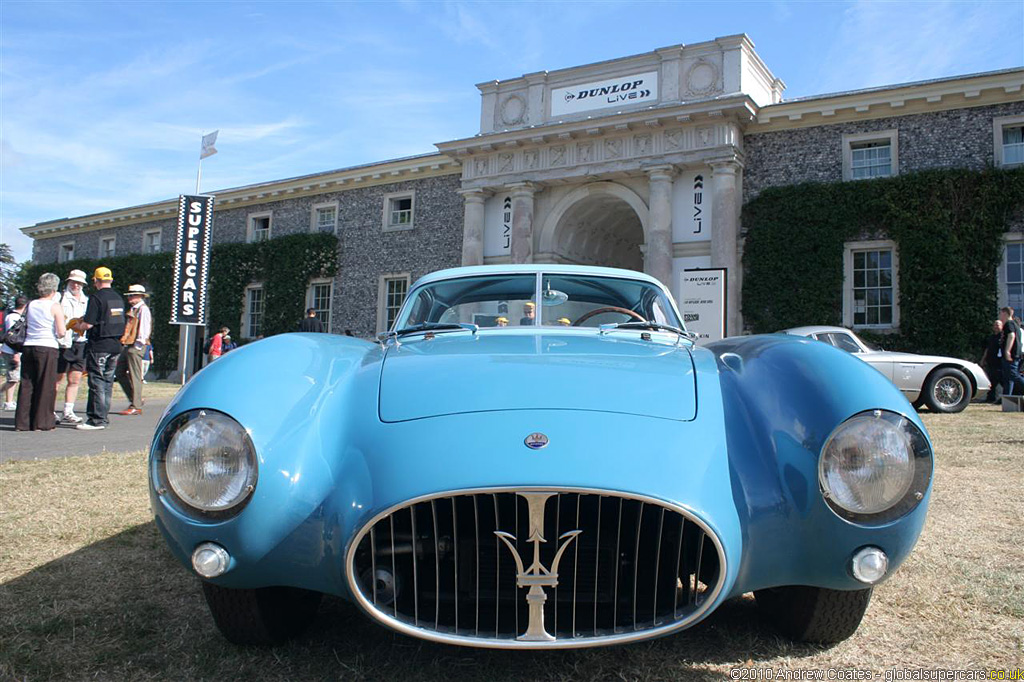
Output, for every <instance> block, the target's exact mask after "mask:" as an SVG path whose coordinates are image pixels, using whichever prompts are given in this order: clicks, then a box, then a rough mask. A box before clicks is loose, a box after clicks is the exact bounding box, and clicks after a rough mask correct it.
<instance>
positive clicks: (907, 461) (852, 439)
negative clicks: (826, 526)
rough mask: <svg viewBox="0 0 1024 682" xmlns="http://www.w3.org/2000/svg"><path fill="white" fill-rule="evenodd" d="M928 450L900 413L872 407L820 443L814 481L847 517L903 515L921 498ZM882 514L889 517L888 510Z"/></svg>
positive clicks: (927, 472) (926, 477) (928, 468)
mask: <svg viewBox="0 0 1024 682" xmlns="http://www.w3.org/2000/svg"><path fill="white" fill-rule="evenodd" d="M930 465H931V448H930V447H928V444H927V441H926V439H925V438H924V436H923V434H922V433H921V431H920V430H918V428H917V427H916V426H915V425H914V424H913V423H912V422H911V421H909V420H908V419H906V418H904V417H903V416H902V415H898V414H895V413H892V412H883V411H882V410H874V411H872V412H865V413H862V414H858V415H856V416H854V417H852V418H850V419H848V420H847V421H845V422H843V423H842V424H841V425H840V426H839V427H838V428H837V429H836V430H835V431H834V432H833V433H832V435H831V436H830V437H829V439H828V441H826V442H825V447H824V448H823V449H822V453H821V459H820V461H819V463H818V479H819V482H820V484H821V489H822V493H823V494H824V496H825V499H826V500H827V501H828V503H829V505H830V506H831V507H832V508H833V509H834V510H835V511H837V512H838V513H839V514H840V515H841V516H844V517H846V518H850V519H851V520H865V519H866V518H874V520H880V519H877V517H876V515H878V514H881V513H882V512H886V511H889V510H893V509H894V508H896V507H899V509H897V510H896V511H897V512H898V513H899V514H902V513H904V512H905V511H907V510H909V509H910V508H912V507H913V506H915V505H916V503H917V502H918V501H920V499H921V498H922V497H923V494H924V490H925V488H926V487H927V484H928V480H929V479H930V477H931V466H930ZM886 516H887V517H891V516H893V515H892V514H887V515H886Z"/></svg>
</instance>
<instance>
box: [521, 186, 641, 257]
mask: <svg viewBox="0 0 1024 682" xmlns="http://www.w3.org/2000/svg"><path fill="white" fill-rule="evenodd" d="M646 227H647V205H646V204H645V203H644V201H643V200H642V199H641V198H640V197H639V196H638V195H637V194H636V193H635V192H633V191H632V190H630V189H629V188H627V187H624V186H622V185H618V184H615V183H613V182H596V183H592V184H590V185H585V186H583V187H580V188H578V189H576V190H573V191H572V192H570V193H569V194H568V195H567V196H566V197H564V198H563V199H562V200H561V201H560V202H558V204H557V205H556V206H555V208H554V210H553V211H552V212H551V214H550V215H549V216H548V219H547V220H546V221H545V224H544V227H543V228H542V229H541V233H540V240H539V241H540V243H539V244H538V247H539V248H538V251H539V252H540V253H541V254H546V255H548V256H549V257H550V258H552V259H553V260H557V261H559V262H564V263H574V264H579V265H601V266H607V267H615V268H626V269H628V270H638V271H641V272H642V271H643V269H644V258H643V251H642V246H643V243H644V233H645V231H646Z"/></svg>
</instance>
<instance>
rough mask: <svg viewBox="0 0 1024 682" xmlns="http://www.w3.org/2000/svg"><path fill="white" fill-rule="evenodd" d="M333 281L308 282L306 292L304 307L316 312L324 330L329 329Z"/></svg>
mask: <svg viewBox="0 0 1024 682" xmlns="http://www.w3.org/2000/svg"><path fill="white" fill-rule="evenodd" d="M333 293H334V282H333V281H331V280H329V279H324V280H316V281H313V282H310V284H309V290H308V291H307V292H306V308H312V309H313V310H314V311H315V312H316V319H318V320H320V322H321V324H323V325H324V329H325V330H326V331H328V332H329V331H331V303H332V300H333Z"/></svg>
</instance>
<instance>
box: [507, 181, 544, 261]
mask: <svg viewBox="0 0 1024 682" xmlns="http://www.w3.org/2000/svg"><path fill="white" fill-rule="evenodd" d="M509 190H511V192H512V239H511V244H510V245H509V251H510V253H511V261H512V262H513V263H532V262H533V195H534V193H535V192H536V191H537V186H536V185H534V184H533V183H531V182H519V183H516V184H514V185H509Z"/></svg>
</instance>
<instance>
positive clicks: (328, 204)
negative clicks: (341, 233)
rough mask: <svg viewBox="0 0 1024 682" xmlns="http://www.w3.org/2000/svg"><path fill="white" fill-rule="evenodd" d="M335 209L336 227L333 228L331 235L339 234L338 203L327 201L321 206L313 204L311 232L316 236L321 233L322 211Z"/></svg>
mask: <svg viewBox="0 0 1024 682" xmlns="http://www.w3.org/2000/svg"><path fill="white" fill-rule="evenodd" d="M323 208H333V209H334V227H332V228H331V234H338V202H337V201H325V202H322V203H319V204H313V205H312V206H311V207H310V208H309V231H310V232H312V233H314V234H316V233H319V232H320V223H319V221H318V218H319V212H320V209H323Z"/></svg>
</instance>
